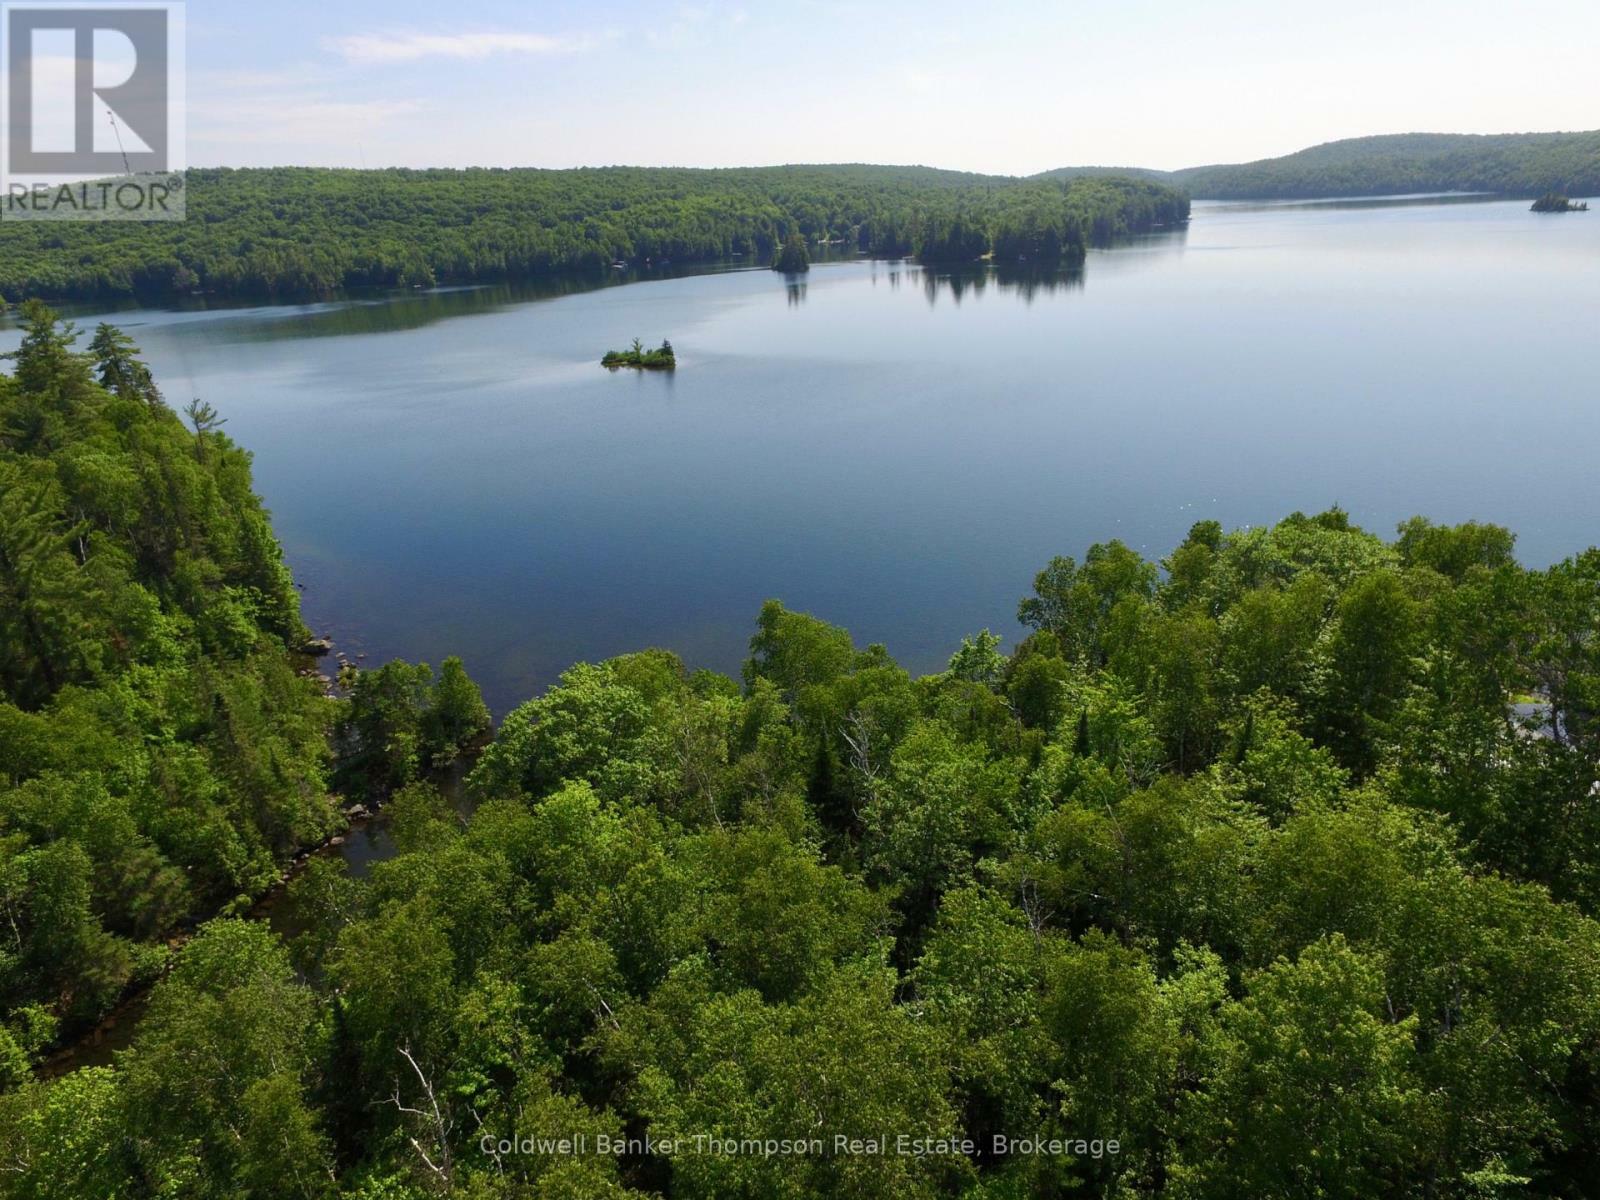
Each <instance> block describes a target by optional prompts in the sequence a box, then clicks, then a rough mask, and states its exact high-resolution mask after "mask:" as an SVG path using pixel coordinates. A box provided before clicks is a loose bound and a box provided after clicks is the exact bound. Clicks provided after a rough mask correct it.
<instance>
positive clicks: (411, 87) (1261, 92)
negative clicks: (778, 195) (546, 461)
mask: <svg viewBox="0 0 1600 1200" xmlns="http://www.w3.org/2000/svg"><path fill="white" fill-rule="evenodd" d="M187 9H188V15H187V25H188V126H189V161H190V163H191V165H195V166H218V165H227V166H268V165H287V164H295V165H311V166H350V167H360V166H368V167H378V166H442V167H462V166H540V167H571V166H596V165H605V164H616V163H627V164H635V165H645V166H665V165H679V166H707V167H713V166H740V165H764V164H770V163H785V162H878V163H923V164H927V165H930V166H939V167H950V168H957V169H962V170H972V171H988V172H995V173H1003V174H1029V173H1032V172H1035V171H1042V170H1047V169H1049V168H1052V167H1058V166H1066V165H1084V164H1098V165H1115V166H1144V167H1160V168H1168V169H1170V168H1176V167H1184V166H1195V165H1199V164H1203V163H1213V162H1240V161H1247V160H1250V159H1256V158H1264V157H1270V156H1273V155H1278V154H1285V153H1289V152H1291V151H1294V150H1297V149H1301V148H1303V147H1305V146H1309V145H1314V144H1316V143H1319V142H1326V141H1332V140H1335V139H1338V138H1345V137H1357V136H1362V135H1366V134H1373V133H1403V132H1411V131H1430V132H1459V133H1503V132H1514V131H1525V130H1558V129H1565V130H1575V129H1594V128H1597V127H1600V97H1597V94H1596V91H1595V88H1594V54H1595V48H1596V47H1597V46H1600V4H1595V3H1594V2H1593V0H1529V2H1527V3H1519V4H1508V3H1505V2H1504V0H1495V2H1492V3H1484V2H1478V0H1448V2H1446V0H1389V2H1387V3H1383V2H1378V0H1347V2H1346V3H1344V4H1340V5H1316V6H1312V5H1306V4H1285V3H1283V2H1282V0H1206V2H1205V3H1193V2H1189V3H1178V2H1174V0H1121V2H1115V3H1114V2H1110V0H1089V2H1075V0H1056V2H1053V3H1052V2H1049V0H993V2H991V3H988V4H986V5H983V6H981V7H976V6H973V5H970V4H966V5H960V6H958V5H956V4H954V3H947V2H945V0H917V2H915V3H912V2H905V0H871V2H860V3H857V2H852V0H792V2H789V3H784V4H781V5H778V4H763V3H759V2H757V0H737V2H730V3H723V2H721V0H707V2H705V3H695V4H682V3H656V2H647V0H590V2H588V3H569V2H566V0H553V2H542V3H533V4H528V3H514V2H512V0H460V2H458V3H456V4H453V5H439V4H437V3H427V4H425V3H421V2H420V0H382V2H379V0H339V2H338V3H316V4H313V3H311V2H310V0H277V2H276V3H273V4H269V5H264V4H256V3H243V2H241V0H228V2H227V3H218V2H216V0H195V2H194V3H190V4H188V5H187Z"/></svg>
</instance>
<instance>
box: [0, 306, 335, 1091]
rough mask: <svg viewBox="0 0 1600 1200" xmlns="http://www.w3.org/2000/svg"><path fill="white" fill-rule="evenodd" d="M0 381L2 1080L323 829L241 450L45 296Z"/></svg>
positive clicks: (272, 559) (289, 618)
mask: <svg viewBox="0 0 1600 1200" xmlns="http://www.w3.org/2000/svg"><path fill="white" fill-rule="evenodd" d="M25 320H26V331H25V335H24V338H23V342H22V346H21V349H20V350H19V351H17V352H16V354H15V355H14V356H13V358H14V370H13V373H12V374H11V375H10V376H7V377H3V378H0V907H3V910H4V920H3V922H0V929H3V930H4V933H3V935H0V1023H3V1025H0V1074H3V1075H5V1076H6V1077H8V1078H11V1077H14V1076H15V1075H16V1074H17V1073H18V1072H19V1071H21V1070H24V1069H25V1066H26V1063H25V1060H24V1059H23V1057H22V1056H23V1053H24V1052H26V1051H30V1050H36V1049H38V1048H39V1047H40V1046H41V1045H44V1044H46V1043H48V1042H49V1041H50V1039H51V1037H52V1036H53V1035H54V1033H55V1032H56V1031H57V1029H58V1028H59V1030H60V1031H61V1032H70V1031H71V1030H72V1029H73V1028H74V1027H75V1026H80V1025H82V1024H83V1023H84V1022H86V1021H90V1020H92V1019H94V1018H95V1017H97V1016H99V1015H100V1014H101V1013H102V1012H103V1011H104V1010H105V1008H106V1007H107V1006H108V1005H109V1004H111V1003H112V1002H113V1001H114V1000H115V999H116V998H117V996H118V995H119V994H120V993H121V991H122V990H123V988H124V987H125V986H126V985H127V984H129V983H130V982H131V981H134V980H136V979H138V978H139V977H141V976H147V975H148V974H150V973H151V972H153V971H155V970H156V969H157V968H158V967H159V966H160V965H161V961H162V956H163V949H162V947H161V943H160V939H161V938H162V937H163V936H164V935H166V934H167V933H169V932H171V930H172V929H173V928H174V927H175V925H176V924H177V923H178V922H179V921H180V920H181V919H183V918H185V917H187V916H190V915H195V914H206V913H209V912H211V911H213V910H215V909H216V907H217V906H218V905H221V904H224V903H227V902H229V901H231V900H233V899H234V898H235V897H248V896H253V895H255V894H256V893H258V892H259V891H260V890H261V889H262V888H263V887H265V886H266V884H267V883H269V882H270V881H271V880H272V879H273V878H274V877H275V876H276V873H277V870H278V866H277V863H278V860H279V859H280V858H281V857H282V856H283V855H284V854H286V853H287V852H288V851H290V850H291V849H293V848H294V847H296V846H299V845H303V844H305V843H307V842H310V841H315V840H319V839H320V838H321V837H323V836H324V835H325V834H326V833H327V832H328V831H330V829H331V828H332V825H333V820H334V816H335V811H334V808H333V805H332V803H331V801H330V799H329V797H328V794H327V791H326V789H325V787H324V769H325V764H326V760H327V757H328V745H327V734H328V720H329V706H328V701H327V700H326V699H325V698H324V697H323V696H322V695H321V694H320V691H319V689H318V688H316V687H315V686H313V684H312V683H311V682H309V681H308V680H305V679H302V678H300V677H298V676H297V675H296V673H295V671H294V669H293V668H292V666H291V664H290V662H289V659H288V656H287V652H286V651H287V649H288V647H291V646H297V645H298V644H299V643H300V642H301V641H302V640H303V639H304V637H305V631H304V629H303V627H302V625H301V621H300V616H299V601H298V598H297V594H296V591H295V588H294V586H293V584H292V582H291V581H290V578H289V573H288V571H287V569H286V568H285V566H284V564H283V560H282V556H281V554H280V551H279V548H278V544H277V542H276V540H275V539H274V537H273V533H272V529H271V526H270V524H269V522H268V519H267V514H266V513H265V512H264V511H263V510H262V508H261V504H260V501H259V500H258V499H257V497H256V496H255V495H254V494H253V493H252V491H251V488H250V457H249V455H248V454H247V453H246V452H245V451H243V450H241V449H239V448H238V447H237V446H235V445H234V444H233V442H232V441H230V440H229V438H228V437H227V435H226V434H225V433H223V432H222V430H221V429H220V425H221V424H222V422H221V421H220V420H219V419H218V418H217V416H216V414H215V412H213V411H212V410H211V408H210V406H209V405H206V404H203V403H199V402H195V403H192V404H190V405H189V406H188V412H189V417H190V420H191V422H192V424H191V425H190V426H188V427H186V426H185V424H184V423H183V421H181V420H180V419H179V417H178V416H177V414H175V413H174V412H173V411H172V410H171V409H170V408H169V407H168V406H167V404H166V403H165V402H164V401H163V399H162V397H161V395H160V393H159V392H158V391H157V389H156V387H155V384H154V382H153V381H152V380H151V378H150V374H149V371H148V370H147V369H146V368H145V367H144V366H143V364H142V363H140V362H139V361H138V359H137V356H136V355H137V351H136V348H135V347H134V346H133V345H132V343H131V342H130V341H129V340H128V339H127V337H126V336H124V335H122V334H121V333H119V332H118V331H116V330H114V329H112V328H110V327H109V326H101V327H100V329H99V330H98V332H97V333H96V334H95V336H94V338H93V341H92V343H91V344H90V345H89V346H87V347H81V346H78V345H75V341H76V339H77V335H76V333H75V332H74V331H72V330H71V329H70V327H64V326H60V325H58V324H57V323H56V322H55V320H54V318H53V316H52V315H51V314H50V313H49V312H48V311H46V310H44V309H43V308H41V307H38V306H34V307H32V308H30V309H29V310H27V312H26V315H25Z"/></svg>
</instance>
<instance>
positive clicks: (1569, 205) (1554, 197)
mask: <svg viewBox="0 0 1600 1200" xmlns="http://www.w3.org/2000/svg"><path fill="white" fill-rule="evenodd" d="M1532 211H1533V212H1536V213H1561V212H1588V211H1589V205H1588V203H1587V202H1586V201H1582V200H1580V201H1578V202H1577V203H1574V202H1573V201H1571V200H1568V199H1567V198H1566V197H1565V196H1563V195H1561V194H1560V193H1559V192H1546V193H1545V194H1544V195H1542V196H1540V197H1539V198H1538V199H1537V200H1535V201H1534V202H1533V209H1532Z"/></svg>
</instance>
